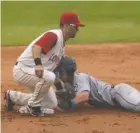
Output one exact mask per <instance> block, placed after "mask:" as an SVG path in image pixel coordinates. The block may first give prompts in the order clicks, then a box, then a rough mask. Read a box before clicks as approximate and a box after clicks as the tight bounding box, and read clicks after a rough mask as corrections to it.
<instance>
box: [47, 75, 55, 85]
mask: <svg viewBox="0 0 140 133" xmlns="http://www.w3.org/2000/svg"><path fill="white" fill-rule="evenodd" d="M55 78H56V76H55V74H54V73H53V72H49V73H48V74H47V75H46V76H45V81H46V82H47V83H48V84H50V85H52V84H54V81H55Z"/></svg>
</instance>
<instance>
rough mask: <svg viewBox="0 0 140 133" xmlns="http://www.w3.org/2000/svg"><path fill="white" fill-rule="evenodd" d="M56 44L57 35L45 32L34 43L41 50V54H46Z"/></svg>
mask: <svg viewBox="0 0 140 133" xmlns="http://www.w3.org/2000/svg"><path fill="white" fill-rule="evenodd" d="M56 42H57V35H56V34H55V33H53V32H47V33H46V34H44V35H43V36H42V37H41V38H40V39H39V40H38V41H37V42H36V43H35V45H38V46H40V47H41V48H42V52H45V53H47V52H48V51H49V50H50V49H51V48H52V47H53V46H54V45H55V44H56Z"/></svg>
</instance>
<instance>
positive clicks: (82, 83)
mask: <svg viewBox="0 0 140 133" xmlns="http://www.w3.org/2000/svg"><path fill="white" fill-rule="evenodd" d="M75 91H76V92H77V95H79V94H80V93H81V92H82V91H90V83H89V76H88V75H82V76H79V77H78V78H77V80H76V84H75Z"/></svg>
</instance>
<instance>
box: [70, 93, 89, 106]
mask: <svg viewBox="0 0 140 133" xmlns="http://www.w3.org/2000/svg"><path fill="white" fill-rule="evenodd" d="M88 99H89V92H88V91H84V92H81V94H80V95H79V96H76V97H75V98H74V99H73V101H74V102H75V104H80V103H84V102H86V101H88Z"/></svg>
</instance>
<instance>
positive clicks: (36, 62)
mask: <svg viewBox="0 0 140 133" xmlns="http://www.w3.org/2000/svg"><path fill="white" fill-rule="evenodd" d="M34 62H35V64H36V65H42V62H41V59H40V58H35V59H34Z"/></svg>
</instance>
